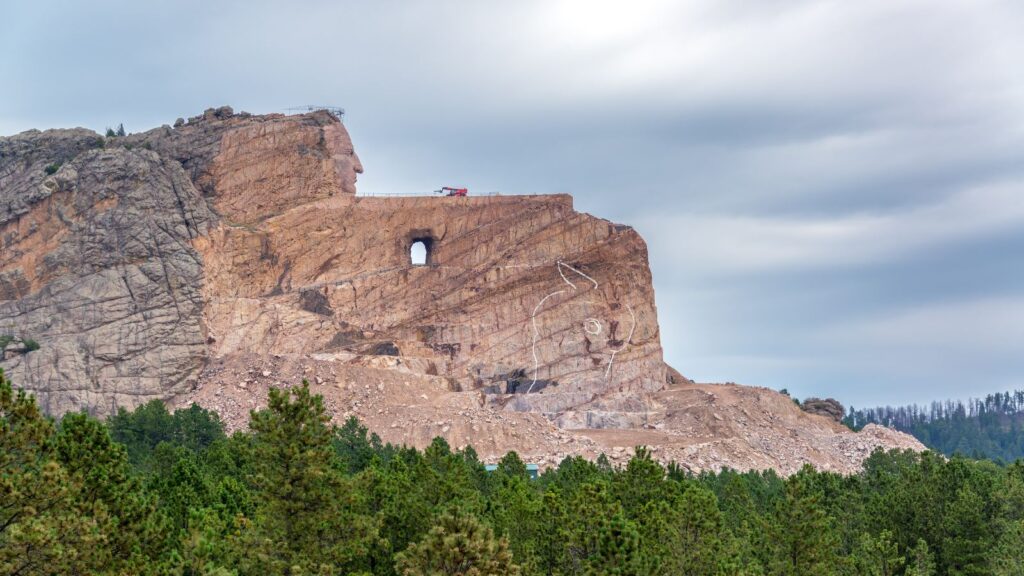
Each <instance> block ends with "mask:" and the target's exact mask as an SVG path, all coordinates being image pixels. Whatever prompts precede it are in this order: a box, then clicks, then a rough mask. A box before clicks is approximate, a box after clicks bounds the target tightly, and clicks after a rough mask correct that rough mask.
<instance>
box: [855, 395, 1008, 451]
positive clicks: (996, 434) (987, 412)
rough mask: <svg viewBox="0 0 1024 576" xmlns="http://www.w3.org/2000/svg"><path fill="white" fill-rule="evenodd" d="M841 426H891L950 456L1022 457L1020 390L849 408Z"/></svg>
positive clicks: (857, 428)
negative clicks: (922, 403)
mask: <svg viewBox="0 0 1024 576" xmlns="http://www.w3.org/2000/svg"><path fill="white" fill-rule="evenodd" d="M843 421H844V422H845V423H846V425H847V426H849V427H851V428H853V429H854V430H860V429H861V428H863V427H864V426H865V425H867V424H871V423H874V424H881V425H883V426H889V427H891V428H895V429H897V430H900V431H902V432H906V433H908V434H911V435H913V436H914V437H915V438H917V439H918V440H920V441H921V442H922V443H923V444H924V445H925V446H928V447H929V448H931V449H933V450H937V451H939V452H942V453H943V454H946V455H949V456H952V455H953V454H963V455H966V456H971V457H974V458H990V459H993V460H1001V461H1004V462H1012V461H1014V460H1017V459H1019V458H1024V390H1016V391H1014V392H1004V393H999V394H989V395H988V396H986V397H985V398H981V399H973V398H972V399H971V400H968V401H967V402H961V401H952V400H947V401H945V402H932V403H931V404H930V405H928V406H918V405H916V404H912V405H909V406H898V407H892V406H884V407H880V408H870V409H867V410H856V409H854V408H852V407H851V408H850V410H849V412H848V413H847V415H846V418H845V419H844V420H843Z"/></svg>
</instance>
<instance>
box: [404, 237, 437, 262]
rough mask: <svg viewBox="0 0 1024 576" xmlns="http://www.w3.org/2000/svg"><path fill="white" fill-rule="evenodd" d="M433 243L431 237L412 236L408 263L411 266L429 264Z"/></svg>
mask: <svg viewBox="0 0 1024 576" xmlns="http://www.w3.org/2000/svg"><path fill="white" fill-rule="evenodd" d="M433 243H434V242H433V240H432V239H431V238H413V239H412V244H411V245H410V246H409V263H410V264H412V265H413V266H429V265H430V264H431V261H430V260H431V259H430V256H431V254H430V249H431V248H432V246H433Z"/></svg>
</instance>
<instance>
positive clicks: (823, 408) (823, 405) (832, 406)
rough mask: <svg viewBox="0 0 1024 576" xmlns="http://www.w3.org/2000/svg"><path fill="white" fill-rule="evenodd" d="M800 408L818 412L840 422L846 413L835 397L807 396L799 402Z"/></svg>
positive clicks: (805, 410)
mask: <svg viewBox="0 0 1024 576" xmlns="http://www.w3.org/2000/svg"><path fill="white" fill-rule="evenodd" d="M800 409H801V410H803V411H804V412H809V413H811V414H820V415H821V416H824V417H826V418H831V419H832V420H835V421H836V422H842V420H843V416H845V415H846V410H844V409H843V405H842V404H840V403H839V401H838V400H836V399H835V398H826V399H824V400H822V399H821V398H807V399H805V400H804V401H803V402H801V403H800Z"/></svg>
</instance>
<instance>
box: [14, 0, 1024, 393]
mask: <svg viewBox="0 0 1024 576" xmlns="http://www.w3.org/2000/svg"><path fill="white" fill-rule="evenodd" d="M0 11H2V12H0V54H3V56H2V57H0V78H3V81H4V87H5V88H4V90H3V91H2V92H0V133H3V134H9V133H13V132H17V131H20V130H24V129H28V128H33V127H50V126H74V125H84V126H88V127H91V128H94V129H98V130H102V129H103V128H104V127H106V126H113V125H116V124H117V123H119V122H124V123H125V125H126V126H127V127H128V129H129V130H142V129H146V128H149V127H152V126H156V125H160V124H164V123H171V122H172V121H173V120H174V118H175V117H177V116H186V115H190V114H195V113H198V112H199V111H201V110H202V109H204V108H206V107H209V106H213V105H219V104H223V103H229V104H231V105H232V106H234V107H235V108H236V109H244V110H248V111H251V112H273V111H281V110H282V109H284V108H286V107H288V106H294V105H300V104H307V103H313V104H334V105H341V106H344V107H346V108H347V110H348V112H349V114H348V116H347V119H346V123H347V124H348V126H349V129H350V131H351V132H352V134H353V138H354V140H355V143H356V146H357V147H358V149H359V153H360V157H361V158H362V160H363V163H364V165H365V168H366V174H365V175H363V176H362V177H361V178H360V189H361V190H363V191H376V192H399V191H401V192H410V191H427V190H432V189H434V188H436V187H437V186H439V185H442V184H460V185H467V186H469V187H470V189H471V191H492V190H501V191H504V192H508V193H523V192H556V191H561V192H570V193H572V194H574V195H575V198H576V205H577V208H579V209H583V210H586V211H589V212H592V213H595V214H598V215H601V216H604V217H608V218H610V219H614V220H617V221H621V222H628V223H632V224H635V225H636V227H637V228H638V230H639V231H640V232H641V233H642V234H644V236H645V237H646V238H647V240H648V243H649V246H650V252H651V261H652V265H653V268H654V277H655V282H656V288H657V298H658V306H659V312H660V314H661V323H662V326H663V329H662V334H663V341H664V345H665V349H666V357H667V359H668V360H669V361H670V362H672V363H673V364H674V365H676V367H677V368H679V369H680V370H681V371H682V372H683V373H685V374H688V375H690V376H693V377H697V378H700V379H704V380H715V381H724V380H735V381H741V382H745V383H749V384H760V385H768V386H773V387H787V388H789V389H790V390H791V391H794V392H795V393H797V394H798V395H810V394H818V395H824V394H829V395H835V396H837V397H839V398H841V399H843V400H844V401H847V402H852V403H855V404H857V405H863V404H866V403H873V402H890V401H891V402H897V401H907V400H922V401H923V400H928V399H931V398H933V397H935V396H945V395H951V396H968V395H971V394H980V393H985V392H988V391H993V390H996V389H1001V388H1006V387H1011V386H1024V381H1022V377H1021V376H1020V374H1021V373H1022V369H1024V334H1022V333H1021V330H1020V328H1019V327H1020V326H1021V325H1022V322H1024V319H1022V318H1021V316H1020V312H1021V310H1022V309H1024V306H1022V304H1024V273H1022V272H1021V270H1022V269H1024V266H1022V264H1024V262H1022V261H1021V260H1022V257H1021V256H1020V255H1021V254H1024V234H1022V233H1021V232H1020V230H1024V226H1022V225H1024V67H1021V66H1020V65H1019V62H1020V61H1021V60H1022V57H1024V36H1022V35H1021V34H1020V33H1019V31H1020V30H1022V29H1024V9H1022V8H1021V7H1020V4H1019V3H1016V2H996V1H973V0H972V1H967V0H962V1H953V2H943V3H935V2H931V1H925V0H906V1H901V2H892V1H890V0H863V1H859V2H842V1H816V2H812V1H806V2H802V1H795V0H793V1H784V0H779V1H771V2H763V1H756V2H755V1H748V2H722V1H712V0H706V1H694V2H685V3H678V2H669V1H652V2H644V3H634V5H631V6H630V7H629V8H628V9H624V8H623V4H622V3H619V2H614V3H613V2H594V1H586V2H584V1H574V2H541V1H531V2H515V3H504V4H497V3H480V2H470V1H449V2H431V3H414V4H409V3H400V2H397V1H392V0H386V1H381V2H374V3H359V2H342V3H337V2H327V1H322V2H320V1H309V2H290V3H284V2H280V3H272V2H240V1H239V2H218V3H210V2H205V3H203V2H198V1H190V2H175V3H154V4H153V5H143V4H140V3H138V2H90V3H77V2H51V3H46V4H45V5H43V4H40V3H29V2H14V3H6V4H5V5H4V7H3V8H2V9H0Z"/></svg>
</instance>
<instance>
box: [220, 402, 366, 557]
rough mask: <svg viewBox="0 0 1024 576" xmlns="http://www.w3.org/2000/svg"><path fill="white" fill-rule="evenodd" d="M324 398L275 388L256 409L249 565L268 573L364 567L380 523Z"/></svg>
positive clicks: (246, 541)
mask: <svg viewBox="0 0 1024 576" xmlns="http://www.w3.org/2000/svg"><path fill="white" fill-rule="evenodd" d="M328 422H329V417H328V416H327V414H326V413H325V411H324V406H323V399H322V398H321V397H320V396H313V395H311V394H310V392H309V385H308V383H306V382H303V384H302V386H301V387H297V388H293V389H291V390H278V389H271V391H270V396H269V399H268V405H267V408H266V409H265V410H261V411H259V412H253V413H252V416H251V420H250V424H249V426H250V428H252V430H253V452H254V454H253V463H252V466H253V471H252V475H251V477H250V481H251V483H252V486H253V489H254V491H255V494H256V497H257V512H256V517H255V518H254V519H253V522H252V523H251V525H250V526H248V527H247V529H246V530H244V531H243V534H242V538H241V542H240V545H241V546H242V547H243V549H245V550H246V554H245V555H244V556H243V562H242V566H243V568H244V571H246V572H252V573H263V574H286V575H294V574H302V573H328V574H329V573H336V572H338V571H341V572H342V573H344V572H345V571H346V570H347V571H352V570H355V569H359V568H360V567H361V566H363V564H364V562H365V560H366V557H367V556H368V554H369V550H370V547H371V545H372V544H373V542H374V541H375V539H376V524H375V522H374V521H373V520H372V518H370V517H369V516H367V515H365V514H362V513H361V511H362V509H363V506H360V503H359V502H358V497H359V495H358V494H357V493H356V491H355V490H354V489H353V485H352V482H351V481H348V480H346V479H345V478H343V477H342V475H341V473H340V471H339V470H340V468H341V464H340V462H338V461H337V455H336V453H335V451H334V449H333V447H332V446H331V439H332V438H333V436H334V430H333V429H332V428H331V427H330V426H328Z"/></svg>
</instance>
